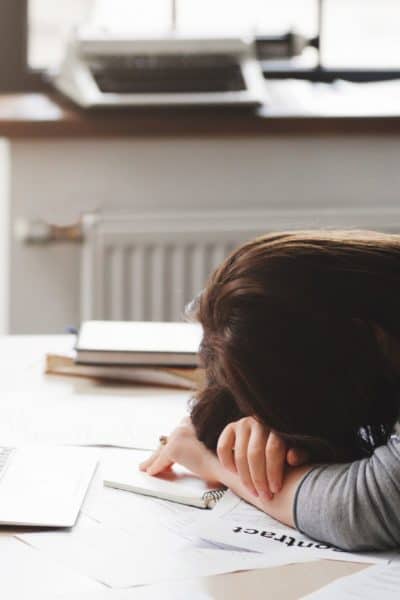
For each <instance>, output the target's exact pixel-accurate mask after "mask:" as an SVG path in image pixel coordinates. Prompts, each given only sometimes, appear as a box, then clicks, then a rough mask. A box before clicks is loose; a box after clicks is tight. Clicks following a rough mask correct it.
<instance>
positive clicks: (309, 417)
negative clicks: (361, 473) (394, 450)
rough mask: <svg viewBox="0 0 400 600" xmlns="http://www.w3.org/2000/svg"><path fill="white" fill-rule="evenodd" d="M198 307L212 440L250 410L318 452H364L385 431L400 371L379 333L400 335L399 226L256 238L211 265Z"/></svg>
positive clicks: (202, 433) (206, 421)
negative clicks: (394, 231)
mask: <svg viewBox="0 0 400 600" xmlns="http://www.w3.org/2000/svg"><path fill="white" fill-rule="evenodd" d="M194 316H195V317H196V318H197V319H198V320H199V321H200V323H201V324H202V326H203V329H204V337H203V342H202V347H201V352H200V356H201V360H202V362H203V365H204V367H205V372H206V383H205V386H204V388H203V389H202V390H201V391H200V392H199V394H198V395H197V398H196V399H195V402H194V405H193V407H192V421H193V423H194V426H195V429H196V432H197V435H198V437H199V439H201V440H202V441H204V443H205V444H206V445H207V446H208V447H209V448H211V449H215V447H216V443H217V439H218V436H219V434H220V432H221V431H222V429H223V428H224V427H225V425H226V424H227V423H229V422H230V421H234V420H236V419H239V418H240V417H242V416H249V415H252V416H255V417H256V418H258V419H259V421H260V422H261V423H263V424H265V425H266V426H268V427H269V428H272V429H274V430H276V431H278V432H279V433H280V434H281V435H282V436H284V437H286V439H287V440H288V442H289V443H291V444H292V445H302V446H304V447H307V448H309V449H310V451H311V452H314V456H315V458H318V459H322V458H323V459H328V458H332V459H336V460H338V459H343V460H347V459H353V458H358V457H362V456H366V455H369V454H371V452H372V451H373V449H374V448H375V447H376V446H378V445H380V444H383V443H385V442H386V441H387V439H388V436H389V435H390V434H391V432H392V431H393V427H394V424H395V421H396V419H397V416H398V410H399V391H400V387H399V373H398V370H397V369H395V368H394V366H393V361H391V360H388V358H387V356H386V354H385V352H384V351H383V349H382V344H381V343H380V342H379V338H380V337H382V335H384V336H389V337H390V338H394V339H397V340H400V238H399V237H397V236H392V235H385V234H379V233H374V232H366V231H364V232H363V231H348V232H346V231H329V232H319V231H302V232H291V233H287V232H286V233H279V234H273V235H266V236H263V237H260V238H257V239H255V240H253V241H250V242H248V243H246V244H244V245H243V246H241V247H240V248H238V249H237V250H235V251H234V252H233V253H232V254H231V255H230V256H229V257H228V258H227V259H226V260H225V261H224V262H223V264H222V265H221V266H220V267H219V268H218V269H217V270H216V271H215V272H214V273H213V274H212V275H211V277H210V279H209V281H208V283H207V285H206V288H205V289H204V290H203V292H202V293H201V295H200V296H199V298H198V299H197V301H196V303H195V311H194ZM378 330H379V332H381V334H382V335H380V336H379V335H377V331H378Z"/></svg>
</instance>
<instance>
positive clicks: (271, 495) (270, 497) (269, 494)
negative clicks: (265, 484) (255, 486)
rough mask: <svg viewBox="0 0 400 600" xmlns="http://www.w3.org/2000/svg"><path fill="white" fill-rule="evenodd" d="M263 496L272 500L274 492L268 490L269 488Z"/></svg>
mask: <svg viewBox="0 0 400 600" xmlns="http://www.w3.org/2000/svg"><path fill="white" fill-rule="evenodd" d="M263 496H264V498H266V499H267V500H272V498H273V497H274V496H273V494H272V493H271V492H268V491H267V490H264V491H263Z"/></svg>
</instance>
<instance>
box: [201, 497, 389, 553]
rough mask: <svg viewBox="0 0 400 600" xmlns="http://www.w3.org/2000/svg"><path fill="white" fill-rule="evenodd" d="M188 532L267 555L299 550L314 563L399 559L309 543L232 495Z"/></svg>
mask: <svg viewBox="0 0 400 600" xmlns="http://www.w3.org/2000/svg"><path fill="white" fill-rule="evenodd" d="M190 532H191V533H192V534H197V535H198V536H199V537H201V538H202V539H204V540H207V541H211V542H215V543H219V544H226V545H228V546H231V547H236V548H246V549H247V550H253V551H255V552H262V553H264V554H268V555H269V554H270V553H273V552H276V551H277V550H282V549H284V550H285V551H286V552H291V551H293V550H295V551H296V552H297V553H298V552H299V551H301V553H302V554H303V555H304V556H312V557H313V558H314V560H317V559H318V558H328V559H330V560H344V561H351V562H362V563H379V562H384V563H385V562H388V561H389V560H390V559H392V558H393V557H394V556H399V557H400V555H399V554H397V553H393V552H388V553H380V552H375V553H369V552H368V553H367V552H362V553H350V552H345V551H343V550H340V549H339V548H335V547H334V546H331V545H330V544H325V543H321V542H318V541H315V540H312V539H310V538H308V537H307V536H305V535H303V534H302V533H299V532H298V531H297V530H296V529H292V528H291V527H287V526H286V525H283V524H282V523H280V522H279V521H276V520H275V519H272V517H269V516H268V515H266V514H265V513H263V512H262V511H261V510H258V509H257V508H255V507H254V506H251V505H250V504H247V502H245V501H244V500H241V499H240V498H239V497H238V496H236V495H235V494H233V492H227V493H226V494H225V495H224V497H223V498H222V500H220V501H219V502H218V504H217V506H216V507H215V509H214V510H213V511H212V512H211V514H210V515H209V518H206V517H200V518H199V519H198V521H197V523H196V524H195V525H194V526H192V527H191V528H190Z"/></svg>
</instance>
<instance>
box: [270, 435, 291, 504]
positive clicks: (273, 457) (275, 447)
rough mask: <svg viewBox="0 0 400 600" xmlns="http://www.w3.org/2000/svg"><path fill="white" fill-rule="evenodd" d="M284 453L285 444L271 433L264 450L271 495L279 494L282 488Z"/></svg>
mask: <svg viewBox="0 0 400 600" xmlns="http://www.w3.org/2000/svg"><path fill="white" fill-rule="evenodd" d="M286 451H287V449H286V443H285V442H284V441H283V440H282V438H280V437H279V435H277V434H276V433H274V432H273V431H271V433H270V434H269V436H268V440H267V445H266V448H265V456H266V462H267V478H268V483H269V488H270V490H271V492H272V493H273V494H276V493H277V492H279V490H280V489H281V487H282V483H283V477H284V471H285V463H286Z"/></svg>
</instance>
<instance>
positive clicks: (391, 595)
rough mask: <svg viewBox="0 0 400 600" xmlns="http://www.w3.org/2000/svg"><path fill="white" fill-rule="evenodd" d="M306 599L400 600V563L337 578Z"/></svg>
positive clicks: (371, 568)
mask: <svg viewBox="0 0 400 600" xmlns="http://www.w3.org/2000/svg"><path fill="white" fill-rule="evenodd" d="M303 598H304V600H305V599H307V600H337V599H338V598H340V600H357V599H358V600H377V599H380V598H384V599H385V600H398V599H399V598H400V564H399V563H398V562H393V563H390V564H386V565H376V566H374V567H370V568H368V569H365V570H363V571H361V572H359V573H356V574H355V575H349V576H347V577H342V578H340V579H337V580H336V581H334V582H333V583H331V584H329V585H327V586H325V587H323V588H322V589H320V590H318V591H316V592H314V593H312V594H309V595H307V596H304V597H303Z"/></svg>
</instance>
